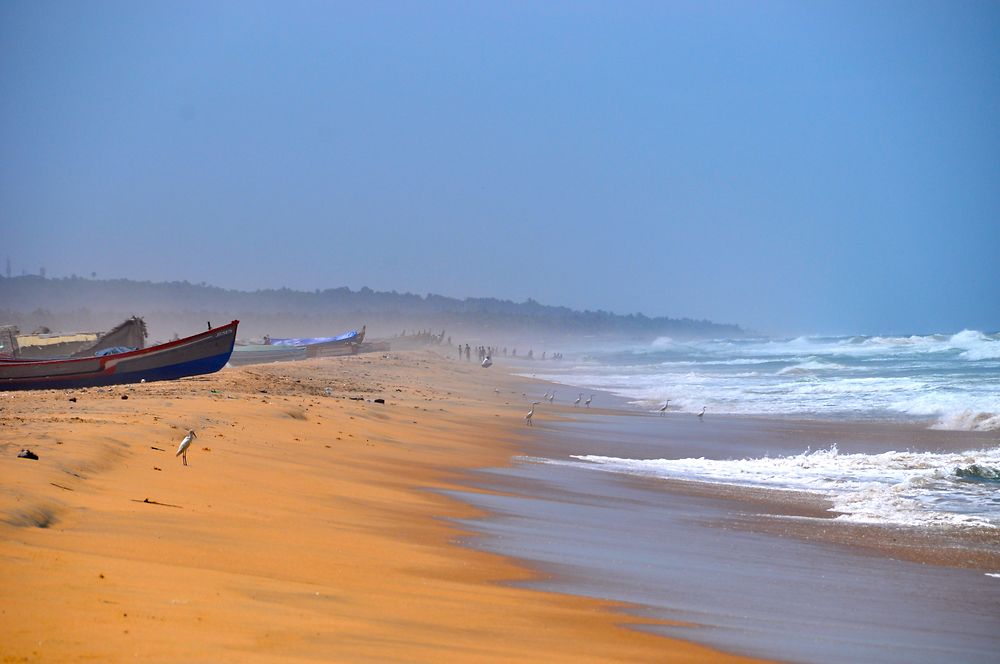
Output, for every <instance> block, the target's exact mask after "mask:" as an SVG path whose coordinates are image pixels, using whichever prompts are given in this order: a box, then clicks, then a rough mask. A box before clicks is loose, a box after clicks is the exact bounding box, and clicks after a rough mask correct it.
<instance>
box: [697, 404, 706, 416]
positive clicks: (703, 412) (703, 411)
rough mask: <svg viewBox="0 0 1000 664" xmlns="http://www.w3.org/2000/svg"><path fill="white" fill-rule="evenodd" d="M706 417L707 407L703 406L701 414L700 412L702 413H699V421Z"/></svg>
mask: <svg viewBox="0 0 1000 664" xmlns="http://www.w3.org/2000/svg"><path fill="white" fill-rule="evenodd" d="M704 417H705V407H704V406H702V407H701V412H700V413H698V419H702V418H704Z"/></svg>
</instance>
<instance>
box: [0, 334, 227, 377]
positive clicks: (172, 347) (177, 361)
mask: <svg viewBox="0 0 1000 664" xmlns="http://www.w3.org/2000/svg"><path fill="white" fill-rule="evenodd" d="M238 324H239V321H238V320H234V321H233V322H231V323H229V324H228V325H222V326H220V327H216V328H212V329H210V330H208V331H207V332H202V333H200V334H195V335H193V336H190V337H185V338H184V339H177V340H175V341H170V342H167V343H165V344H158V345H156V346H150V347H149V348H143V349H141V350H133V351H129V352H124V353H107V354H103V355H101V356H91V357H80V358H72V359H63V360H7V359H0V390H47V389H68V388H79V387H101V386H105V385H119V384H122V383H138V382H140V381H154V380H174V379H175V378H183V377H185V376H197V375H199V374H207V373H213V372H215V371H218V370H219V369H221V368H222V367H224V366H225V365H226V362H228V361H229V356H230V355H231V354H232V352H233V344H234V343H235V342H236V326H237V325H238Z"/></svg>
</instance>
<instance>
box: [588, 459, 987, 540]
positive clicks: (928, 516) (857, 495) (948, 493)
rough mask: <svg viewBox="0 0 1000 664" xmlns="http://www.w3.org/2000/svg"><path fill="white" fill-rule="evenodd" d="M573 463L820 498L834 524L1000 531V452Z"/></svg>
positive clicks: (637, 473) (607, 469)
mask: <svg viewBox="0 0 1000 664" xmlns="http://www.w3.org/2000/svg"><path fill="white" fill-rule="evenodd" d="M573 458H574V459H576V460H577V461H578V462H579V464H580V465H582V466H585V467H592V468H599V469H601V470H606V471H611V472H619V473H625V474H632V475H643V476H649V477H660V478H664V479H673V480H687V481H699V482H710V483H720V484H730V485H736V486H748V487H762V488H767V489H773V490H785V491H806V492H812V493H817V494H820V495H823V496H825V497H826V498H828V499H829V500H830V501H831V502H832V504H833V508H832V511H835V512H838V513H840V516H838V517H837V518H839V519H843V520H848V521H856V522H862V523H888V524H901V525H932V524H940V525H961V526H986V527H993V528H998V527H1000V505H998V504H997V502H996V500H995V494H996V491H997V485H996V480H995V479H993V478H995V477H997V475H998V474H1000V448H998V449H992V450H977V451H968V452H962V453H957V454H956V453H946V454H940V453H931V452H885V453H883V454H841V453H839V452H838V451H837V448H836V447H832V448H830V449H828V450H817V451H815V452H803V453H802V454H798V455H795V456H787V457H763V458H757V459H740V460H719V459H705V458H698V459H694V458H689V459H622V458H615V457H606V456H595V455H584V456H574V457H573Z"/></svg>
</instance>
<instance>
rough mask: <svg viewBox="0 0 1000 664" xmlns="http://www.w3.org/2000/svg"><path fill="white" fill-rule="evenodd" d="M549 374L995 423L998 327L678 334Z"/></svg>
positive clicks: (685, 404)
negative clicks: (736, 336)
mask: <svg viewBox="0 0 1000 664" xmlns="http://www.w3.org/2000/svg"><path fill="white" fill-rule="evenodd" d="M545 369H546V371H547V372H548V373H546V374H545V375H543V376H539V377H542V378H545V379H548V380H554V381H557V382H559V381H564V382H567V383H571V384H574V385H579V386H580V387H583V388H585V389H595V390H596V389H604V390H608V391H611V392H615V393H617V394H619V395H621V396H624V397H626V398H627V399H629V400H632V401H634V402H635V403H636V404H637V405H639V406H641V407H644V408H645V407H649V406H650V405H651V404H655V403H662V402H663V401H664V400H666V399H670V402H671V406H672V407H675V408H676V409H677V410H680V411H682V412H698V411H699V410H700V409H701V407H702V406H703V405H704V406H707V407H708V409H709V411H710V412H712V413H730V414H744V415H775V416H796V417H817V418H833V419H843V418H853V419H857V418H861V419H903V420H909V421H915V422H921V423H926V425H927V426H933V427H935V428H939V429H966V430H981V431H990V430H1000V334H984V333H982V332H979V331H976V330H963V331H962V332H959V333H957V334H951V335H945V334H935V335H925V336H909V337H906V336H873V337H797V338H795V339H784V340H780V339H745V340H732V339H730V340H721V339H715V340H710V341H678V340H674V339H670V338H667V337H663V338H661V339H658V340H656V341H655V342H654V343H653V344H652V345H651V346H633V347H629V348H623V347H621V346H619V347H617V348H611V349H609V350H606V351H603V352H601V351H594V352H592V353H591V354H589V355H588V356H587V357H586V361H585V362H582V363H579V364H577V365H575V366H571V367H566V366H563V365H559V364H549V363H546V367H545Z"/></svg>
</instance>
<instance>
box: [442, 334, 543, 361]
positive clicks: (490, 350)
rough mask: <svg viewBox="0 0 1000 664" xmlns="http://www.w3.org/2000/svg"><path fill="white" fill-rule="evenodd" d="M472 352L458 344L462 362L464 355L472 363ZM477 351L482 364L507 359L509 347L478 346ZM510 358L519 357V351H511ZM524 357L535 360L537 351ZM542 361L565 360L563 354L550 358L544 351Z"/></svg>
mask: <svg viewBox="0 0 1000 664" xmlns="http://www.w3.org/2000/svg"><path fill="white" fill-rule="evenodd" d="M448 341H449V343H450V342H451V337H448ZM472 351H473V348H472V346H470V345H469V344H465V346H463V345H462V344H458V359H459V360H461V359H462V357H463V355H464V357H465V361H466V362H471V361H472ZM475 351H476V357H478V358H479V362H480V363H482V362H483V360H485V359H486V358H494V357H498V356H499V355H500V354H501V353H502V354H503V356H504V357H507V347H506V346H504V347H503V348H499V347H497V346H476V348H475ZM510 357H517V349H516V348H513V349H511V352H510ZM524 357H526V358H527V359H529V360H533V359H535V351H533V350H528V354H527V355H525V356H524ZM542 359H543V360H544V359H552V360H561V359H563V354H562V353H552V355H549V356H548V357H546V352H545V351H542Z"/></svg>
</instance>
